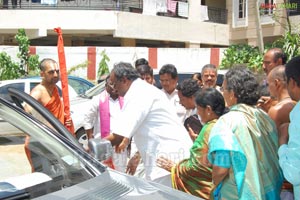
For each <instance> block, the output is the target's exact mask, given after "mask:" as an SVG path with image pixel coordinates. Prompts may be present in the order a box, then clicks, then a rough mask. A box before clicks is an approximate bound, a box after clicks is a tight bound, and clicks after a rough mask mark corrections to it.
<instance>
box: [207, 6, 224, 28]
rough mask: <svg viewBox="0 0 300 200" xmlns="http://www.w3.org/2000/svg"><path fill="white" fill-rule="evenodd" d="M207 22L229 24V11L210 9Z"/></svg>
mask: <svg viewBox="0 0 300 200" xmlns="http://www.w3.org/2000/svg"><path fill="white" fill-rule="evenodd" d="M208 18H209V20H208V21H207V22H212V23H219V24H227V10H226V9H221V8H214V7H208Z"/></svg>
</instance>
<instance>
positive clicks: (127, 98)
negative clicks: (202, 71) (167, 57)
mask: <svg viewBox="0 0 300 200" xmlns="http://www.w3.org/2000/svg"><path fill="white" fill-rule="evenodd" d="M110 81H111V82H110V85H111V87H113V88H115V89H116V90H117V91H118V93H119V95H120V96H123V97H124V105H123V108H122V111H121V114H120V118H119V120H118V126H116V127H115V129H113V134H111V135H109V136H108V137H107V138H106V139H108V140H110V141H111V142H112V145H115V146H116V149H117V150H119V151H122V150H123V149H125V148H126V146H127V144H128V141H129V138H131V137H134V140H135V143H136V146H137V148H138V150H139V152H140V155H141V157H142V159H143V161H144V166H145V178H146V179H148V180H152V181H155V182H159V183H161V184H164V185H167V186H170V187H171V176H170V173H169V172H168V171H166V170H164V169H161V168H159V167H157V166H156V160H157V158H158V157H160V156H164V157H168V158H170V159H172V160H173V161H174V162H176V161H177V162H178V161H180V160H182V159H184V158H188V157H189V148H190V147H191V146H192V141H191V139H190V138H189V136H188V134H187V132H186V130H185V129H184V127H183V125H182V124H181V122H180V121H179V119H178V117H177V116H176V113H175V110H174V109H172V105H171V104H170V102H169V101H168V99H167V98H166V96H165V95H164V93H163V92H161V91H160V90H159V89H157V88H156V87H153V86H152V85H150V84H148V83H146V82H145V81H142V80H141V79H140V78H139V74H138V72H137V71H136V70H135V69H134V68H133V67H132V66H131V64H129V63H122V62H121V63H118V64H116V65H115V66H114V68H113V70H112V72H111V77H110Z"/></svg>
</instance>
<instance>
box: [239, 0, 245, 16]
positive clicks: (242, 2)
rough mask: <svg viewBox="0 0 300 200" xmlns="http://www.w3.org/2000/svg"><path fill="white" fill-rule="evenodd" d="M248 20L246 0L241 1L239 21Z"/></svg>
mask: <svg viewBox="0 0 300 200" xmlns="http://www.w3.org/2000/svg"><path fill="white" fill-rule="evenodd" d="M245 18H246V0H239V19H245Z"/></svg>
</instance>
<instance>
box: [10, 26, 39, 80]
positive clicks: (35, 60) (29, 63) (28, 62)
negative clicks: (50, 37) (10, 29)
mask: <svg viewBox="0 0 300 200" xmlns="http://www.w3.org/2000/svg"><path fill="white" fill-rule="evenodd" d="M15 38H16V40H17V42H18V44H19V53H18V54H17V57H18V58H19V59H20V67H21V68H23V69H24V71H25V73H26V74H24V75H28V74H30V75H36V74H38V64H39V57H38V55H30V54H29V46H30V41H29V39H28V37H27V36H26V33H25V30H24V29H19V30H18V33H17V34H16V36H15Z"/></svg>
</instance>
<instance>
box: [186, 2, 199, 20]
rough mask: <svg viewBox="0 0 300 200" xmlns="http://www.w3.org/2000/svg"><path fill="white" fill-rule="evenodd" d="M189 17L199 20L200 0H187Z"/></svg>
mask: <svg viewBox="0 0 300 200" xmlns="http://www.w3.org/2000/svg"><path fill="white" fill-rule="evenodd" d="M188 3H189V17H188V19H189V20H191V21H201V13H200V12H201V0H188Z"/></svg>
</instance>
